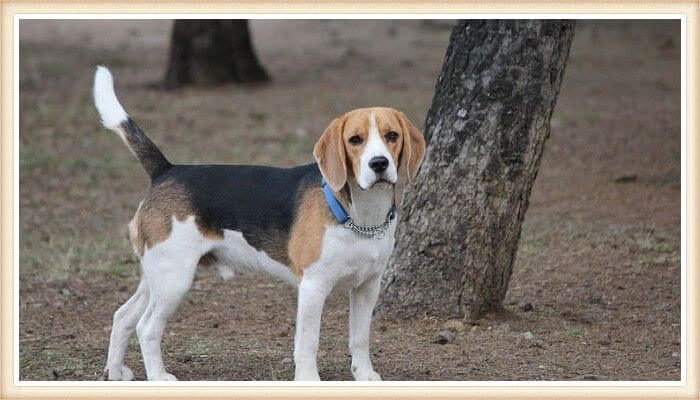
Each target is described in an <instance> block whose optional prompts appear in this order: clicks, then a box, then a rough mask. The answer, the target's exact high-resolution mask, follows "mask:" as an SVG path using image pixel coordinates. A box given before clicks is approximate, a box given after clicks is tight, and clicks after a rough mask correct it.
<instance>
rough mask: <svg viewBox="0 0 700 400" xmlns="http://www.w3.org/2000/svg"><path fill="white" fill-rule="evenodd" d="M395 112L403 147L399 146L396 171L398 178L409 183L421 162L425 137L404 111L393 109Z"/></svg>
mask: <svg viewBox="0 0 700 400" xmlns="http://www.w3.org/2000/svg"><path fill="white" fill-rule="evenodd" d="M395 113H396V117H397V118H398V120H399V124H401V130H402V131H403V147H402V148H401V162H400V164H399V171H398V173H399V179H400V180H404V179H405V183H409V182H411V181H412V180H413V178H415V177H416V174H417V173H418V168H419V167H420V164H421V163H422V162H423V156H424V155H425V138H423V133H422V132H421V131H419V130H418V128H416V126H415V125H413V123H412V122H411V120H409V119H408V117H406V116H405V115H404V113H402V112H401V111H395Z"/></svg>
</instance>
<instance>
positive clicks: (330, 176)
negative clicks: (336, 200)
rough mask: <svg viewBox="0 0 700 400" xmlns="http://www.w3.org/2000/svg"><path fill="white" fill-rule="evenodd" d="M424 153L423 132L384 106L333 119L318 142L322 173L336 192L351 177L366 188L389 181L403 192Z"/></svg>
mask: <svg viewBox="0 0 700 400" xmlns="http://www.w3.org/2000/svg"><path fill="white" fill-rule="evenodd" d="M424 154H425V139H424V138H423V134H422V133H421V131H419V130H418V129H417V128H416V127H415V125H413V123H412V122H411V121H410V120H409V119H408V118H407V117H406V116H405V115H404V114H403V113H402V112H400V111H397V110H394V109H393V108H385V107H372V108H360V109H357V110H353V111H350V112H348V113H346V114H345V115H343V116H341V117H338V118H336V119H334V120H333V121H332V122H331V123H330V124H329V125H328V127H327V128H326V130H325V131H324V132H323V135H321V137H320V138H319V140H318V142H316V146H315V147H314V157H315V158H316V162H317V163H318V166H319V168H320V169H321V174H323V177H324V178H325V179H326V182H328V184H329V185H330V187H331V188H332V189H333V190H334V191H336V192H337V191H340V190H341V189H342V188H343V187H344V186H345V184H346V183H347V182H348V181H351V180H352V181H354V182H355V183H356V184H357V186H359V187H360V188H361V189H363V190H367V189H370V188H371V187H372V186H373V185H374V184H375V183H377V182H380V181H385V182H388V183H390V184H392V185H395V189H394V190H395V192H397V194H398V195H399V196H400V193H401V191H402V190H403V187H404V186H405V185H406V184H407V183H408V182H410V181H411V180H412V179H413V178H414V177H415V176H416V173H417V172H418V167H420V164H421V162H422V161H423V156H424Z"/></svg>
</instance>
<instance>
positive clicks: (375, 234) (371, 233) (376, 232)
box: [342, 213, 393, 239]
mask: <svg viewBox="0 0 700 400" xmlns="http://www.w3.org/2000/svg"><path fill="white" fill-rule="evenodd" d="M392 219H393V218H392V214H391V213H390V214H389V215H387V216H386V220H384V222H383V223H382V224H381V225H377V226H360V225H355V223H354V222H353V221H352V218H348V220H347V221H346V222H345V223H344V224H343V225H342V226H343V228H345V229H350V230H351V231H353V232H355V233H356V234H358V235H360V236H363V237H366V238H368V239H383V238H384V236H385V235H386V231H387V229H389V225H391V220H392Z"/></svg>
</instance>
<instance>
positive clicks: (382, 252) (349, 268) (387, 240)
mask: <svg viewBox="0 0 700 400" xmlns="http://www.w3.org/2000/svg"><path fill="white" fill-rule="evenodd" d="M395 228H396V224H395V223H393V224H391V225H390V226H389V229H388V230H387V232H386V235H385V236H384V238H382V239H368V238H364V237H361V236H359V235H358V234H356V233H354V232H352V231H350V230H348V229H345V228H343V227H339V226H336V227H332V228H329V229H328V230H327V231H326V233H325V235H324V238H323V246H322V250H321V258H320V259H319V260H318V262H317V263H316V265H315V266H314V267H313V268H312V269H313V270H315V271H313V272H312V271H309V272H312V273H314V274H316V273H319V274H324V275H327V276H328V278H329V279H330V280H332V281H335V282H336V283H337V284H338V285H341V286H348V285H349V286H356V285H359V284H361V283H362V282H364V281H365V280H367V278H369V277H371V276H374V275H376V274H381V272H382V271H383V270H384V268H385V267H386V264H387V262H388V261H389V257H391V252H392V250H393V248H394V230H395Z"/></svg>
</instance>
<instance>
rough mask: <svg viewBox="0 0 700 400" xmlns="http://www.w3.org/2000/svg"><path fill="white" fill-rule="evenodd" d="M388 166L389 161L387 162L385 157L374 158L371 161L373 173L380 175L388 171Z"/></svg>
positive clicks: (370, 165)
mask: <svg viewBox="0 0 700 400" xmlns="http://www.w3.org/2000/svg"><path fill="white" fill-rule="evenodd" d="M388 166H389V160H387V159H386V157H384V156H377V157H372V159H371V160H369V167H370V168H372V171H374V172H376V173H378V174H381V173H382V172H384V171H386V167H388Z"/></svg>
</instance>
